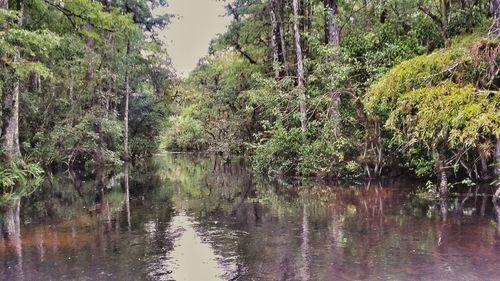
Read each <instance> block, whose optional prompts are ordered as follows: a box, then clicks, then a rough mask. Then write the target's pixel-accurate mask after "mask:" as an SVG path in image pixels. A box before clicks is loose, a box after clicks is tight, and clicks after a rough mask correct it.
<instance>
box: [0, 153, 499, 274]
mask: <svg viewBox="0 0 500 281" xmlns="http://www.w3.org/2000/svg"><path fill="white" fill-rule="evenodd" d="M154 162H155V163H154V167H147V168H146V167H142V168H139V167H135V168H130V171H125V172H124V173H122V174H119V175H117V176H115V177H114V178H111V179H110V180H109V183H108V187H107V189H106V192H105V194H101V195H99V194H97V196H96V192H95V188H94V183H93V182H92V181H87V182H82V181H81V180H79V179H78V176H77V175H75V174H73V173H66V174H63V175H59V176H53V177H51V178H49V180H48V181H47V183H46V184H45V187H44V188H43V189H41V190H40V191H39V192H38V193H37V194H35V196H33V197H32V198H30V199H28V200H29V201H30V202H27V201H25V202H23V209H22V217H21V219H22V221H23V225H22V229H21V237H20V238H19V239H15V238H14V239H10V240H1V241H0V265H1V266H0V279H2V280H178V281H181V280H202V281H205V280H500V271H499V270H500V233H499V231H498V229H497V226H496V223H495V221H496V219H495V215H494V212H493V211H492V207H491V202H490V201H491V200H490V199H491V197H485V196H482V195H483V194H482V192H483V190H482V189H476V188H473V189H472V191H471V196H470V197H469V198H468V199H466V200H464V197H457V198H454V199H453V200H452V201H453V202H452V204H451V206H450V208H451V209H452V215H450V218H449V219H448V221H446V222H442V221H441V220H440V218H439V216H438V214H437V213H436V210H435V208H434V207H433V204H432V202H429V201H425V200H422V199H416V197H414V196H409V195H408V194H410V193H411V192H412V191H413V188H414V184H408V183H406V184H403V183H393V184H373V183H372V184H370V185H367V184H361V185H358V186H355V185H342V186H333V187H332V186H321V185H320V184H313V183H301V184H300V185H298V184H293V185H292V184H286V183H274V184H270V183H263V182H259V181H257V180H256V179H254V178H252V177H251V175H250V174H249V173H248V172H247V170H246V168H245V165H244V163H243V162H240V161H236V162H233V163H231V164H223V163H222V162H220V161H218V159H217V158H213V157H212V158H210V157H205V158H204V157H196V156H190V155H165V156H159V157H157V158H156V159H155V161H154ZM126 179H128V180H126ZM127 185H128V186H129V188H128V189H127V188H126V187H127ZM487 188H489V187H486V189H487ZM96 197H97V198H102V200H101V202H98V203H96ZM27 206H31V207H27Z"/></svg>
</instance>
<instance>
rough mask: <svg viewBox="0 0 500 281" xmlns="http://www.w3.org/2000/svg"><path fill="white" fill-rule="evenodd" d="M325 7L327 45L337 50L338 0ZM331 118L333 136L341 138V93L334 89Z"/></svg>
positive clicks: (328, 1)
mask: <svg viewBox="0 0 500 281" xmlns="http://www.w3.org/2000/svg"><path fill="white" fill-rule="evenodd" d="M324 5H325V13H326V15H325V35H326V43H327V44H328V45H329V46H330V47H332V48H335V49H338V48H339V47H340V28H339V26H338V6H337V0H324ZM336 53H337V57H338V56H339V54H338V50H337V51H336ZM332 84H334V83H332ZM330 98H331V105H330V108H329V110H330V114H329V115H330V118H332V122H333V132H332V133H333V136H334V137H339V136H340V119H341V116H340V102H341V100H340V99H341V98H340V92H339V91H338V90H337V89H333V90H332V91H331V93H330Z"/></svg>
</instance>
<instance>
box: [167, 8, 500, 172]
mask: <svg viewBox="0 0 500 281" xmlns="http://www.w3.org/2000/svg"><path fill="white" fill-rule="evenodd" d="M436 3H437V2H436V1H434V0H429V1H410V0H404V1H395V0H394V1H393V0H388V1H385V6H383V5H382V3H380V2H379V1H364V2H359V1H358V2H356V1H338V10H339V11H338V12H339V13H338V15H337V17H336V20H335V24H337V25H338V27H340V29H341V34H340V44H339V46H332V45H331V44H329V43H327V42H325V27H326V26H325V22H326V17H327V14H326V13H325V7H324V3H323V2H322V1H306V2H304V4H305V6H304V13H303V15H302V16H301V17H300V19H299V20H300V21H301V27H300V31H301V32H300V35H301V42H298V43H299V44H300V45H301V47H302V51H303V54H302V55H303V58H304V72H305V80H306V81H305V85H304V87H303V88H301V89H297V87H296V86H297V76H298V75H297V70H296V63H297V58H296V54H295V52H294V50H295V49H297V48H296V46H295V44H296V41H295V38H294V34H293V32H291V31H290V30H288V29H287V27H289V26H292V24H293V21H294V20H295V17H294V16H293V13H292V11H291V8H290V7H288V6H287V5H285V6H284V7H283V11H278V14H277V15H278V18H279V19H278V21H277V22H275V23H274V24H272V22H271V15H270V13H269V12H270V9H271V8H272V7H271V6H269V3H264V2H262V1H255V0H246V1H235V2H231V3H230V4H228V6H227V9H228V14H229V15H230V16H232V17H233V21H232V22H231V24H230V26H229V27H228V30H227V31H226V32H225V33H224V34H221V35H220V36H218V37H217V38H216V39H214V40H213V42H212V44H211V46H210V55H209V56H207V57H206V58H204V59H202V60H201V61H200V64H199V66H198V68H197V69H196V70H195V71H193V73H191V75H190V76H189V78H188V79H186V80H185V81H182V82H181V83H180V85H179V86H178V89H179V90H175V91H176V101H177V104H178V106H177V108H176V109H175V110H174V113H175V117H172V118H171V119H170V122H169V123H168V125H167V127H168V128H169V129H168V130H167V131H166V134H165V137H164V143H165V147H166V148H167V149H172V148H175V149H201V150H204V149H208V150H215V151H224V152H228V151H233V152H242V151H243V152H245V153H246V154H247V155H250V156H251V157H252V159H253V162H252V163H253V165H254V170H255V171H256V172H257V173H259V174H264V175H281V174H294V175H303V176H314V175H316V176H325V177H342V178H346V177H348V178H353V177H359V176H362V175H363V173H364V172H366V173H367V175H369V176H378V175H379V174H380V173H384V172H385V173H387V172H392V171H395V172H396V171H398V170H400V168H404V169H409V170H411V171H413V172H414V173H415V174H416V175H418V176H425V177H427V176H432V175H433V174H434V170H435V163H436V159H437V158H436V156H437V154H436V146H437V145H438V144H439V145H440V146H444V147H445V148H444V150H445V151H444V154H446V156H447V157H448V161H449V162H450V161H451V162H450V163H451V164H450V165H452V166H453V167H457V168H456V169H455V170H456V171H457V173H458V172H461V171H460V169H459V168H458V167H459V166H465V167H467V168H466V169H465V170H467V173H469V174H470V173H471V171H472V170H474V169H475V170H477V167H473V166H474V165H476V164H475V163H476V162H477V161H476V162H474V161H472V160H471V159H474V158H477V153H478V152H477V149H476V148H478V147H481V146H480V144H481V143H488V142H491V139H492V138H494V137H495V136H497V135H498V127H499V125H498V122H497V121H496V120H497V119H499V116H498V95H497V94H496V92H497V90H498V72H497V70H498V51H499V49H500V48H498V42H495V40H491V39H480V38H481V37H482V34H484V31H485V30H486V28H485V26H486V25H487V24H485V23H486V22H488V7H487V5H486V4H485V2H476V3H475V4H474V5H473V6H472V7H470V8H467V7H465V6H462V5H460V3H459V2H453V3H452V5H451V6H450V9H449V16H448V17H447V18H446V19H444V20H445V21H446V24H447V25H448V30H447V35H449V36H450V37H451V43H452V47H451V48H445V49H439V48H442V47H443V46H444V44H445V41H447V40H443V34H442V32H440V30H439V28H438V27H439V26H438V25H437V24H436V18H434V19H433V18H432V17H430V16H429V15H426V14H425V13H423V12H422V11H421V9H420V8H419V6H420V5H421V4H425V5H427V6H428V7H429V11H430V12H432V13H434V14H437V15H439V14H442V12H443V11H441V9H442V7H440V6H439V5H435V4H436ZM441 20H442V19H441ZM280 25H281V28H282V29H283V32H284V33H280V32H281V31H279V32H278V33H279V34H278V33H276V30H274V31H273V30H271V29H272V27H273V26H274V27H278V29H279V28H280ZM273 32H274V33H273ZM279 35H281V37H282V38H281V37H280V36H279ZM273 36H276V37H273ZM272 38H275V39H276V40H277V41H278V42H276V41H275V42H273V41H272V40H271V39H272ZM273 43H274V44H273ZM282 43H283V44H282ZM277 45H279V46H277ZM273 46H274V47H275V48H274V49H273ZM283 48H284V49H283ZM275 70H277V71H278V72H276V71H275ZM300 94H305V100H303V98H302V96H301V95H300ZM337 98H338V99H337ZM302 101H304V103H305V108H306V111H307V112H306V117H307V120H306V121H307V122H306V125H307V126H306V128H305V132H303V131H302V129H301V121H302V120H301V119H302V114H301V112H300V110H299V108H300V105H301V102H302ZM334 101H339V102H340V104H339V105H338V107H339V108H338V109H336V108H335V107H336V105H335V103H334ZM339 115H340V116H339ZM337 116H338V117H337ZM336 118H339V120H335V119H336ZM337 125H338V126H337ZM337 127H338V129H339V131H340V135H335V134H336V133H337V132H334V129H337ZM485 150H488V151H486V152H487V153H491V148H487V149H485ZM463 155H467V157H465V158H467V159H468V160H467V161H465V160H464V159H465V158H463V157H460V156H463ZM488 155H489V154H488ZM460 160H463V161H460ZM489 161H491V160H489Z"/></svg>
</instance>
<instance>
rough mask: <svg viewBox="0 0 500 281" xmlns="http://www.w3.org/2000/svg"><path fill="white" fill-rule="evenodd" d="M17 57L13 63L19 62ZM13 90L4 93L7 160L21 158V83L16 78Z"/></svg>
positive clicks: (4, 141) (4, 136)
mask: <svg viewBox="0 0 500 281" xmlns="http://www.w3.org/2000/svg"><path fill="white" fill-rule="evenodd" d="M16 57H17V55H16V56H15V57H14V58H13V60H12V61H13V62H15V61H16V60H17V58H16ZM14 79H15V81H14V83H13V87H12V89H11V90H10V91H9V90H7V91H4V95H3V107H4V111H3V114H2V118H3V123H2V139H1V143H2V146H3V147H4V149H5V156H6V158H7V160H14V159H19V158H21V149H20V146H19V81H18V80H17V78H14Z"/></svg>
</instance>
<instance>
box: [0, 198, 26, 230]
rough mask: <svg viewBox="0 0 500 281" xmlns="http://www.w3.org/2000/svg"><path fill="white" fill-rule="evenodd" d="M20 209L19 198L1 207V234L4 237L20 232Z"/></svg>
mask: <svg viewBox="0 0 500 281" xmlns="http://www.w3.org/2000/svg"><path fill="white" fill-rule="evenodd" d="M20 210H21V200H19V199H15V200H14V202H13V203H12V204H11V205H6V206H2V207H1V208H0V212H1V216H0V234H1V235H2V236H3V237H10V236H15V235H17V234H19V233H20V228H21V223H20V219H19V214H20Z"/></svg>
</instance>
